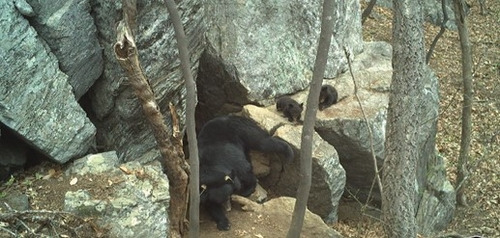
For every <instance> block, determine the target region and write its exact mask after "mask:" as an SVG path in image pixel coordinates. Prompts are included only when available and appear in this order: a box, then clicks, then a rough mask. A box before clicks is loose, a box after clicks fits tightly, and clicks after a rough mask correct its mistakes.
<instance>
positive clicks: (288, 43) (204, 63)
mask: <svg viewBox="0 0 500 238" xmlns="http://www.w3.org/2000/svg"><path fill="white" fill-rule="evenodd" d="M228 4H229V5H228ZM335 5H336V8H335V13H334V17H335V26H334V29H335V31H334V37H333V39H332V46H331V52H330V54H329V56H330V57H329V59H328V67H327V74H326V75H325V77H327V78H333V77H335V76H336V75H337V74H338V73H339V71H342V70H343V69H344V68H345V65H346V64H345V63H346V60H345V57H344V53H343V47H347V48H348V49H350V50H351V51H353V52H355V53H357V52H359V51H361V49H362V46H363V44H362V39H361V25H360V9H359V1H357V0H349V1H336V3H335ZM205 7H206V13H207V16H209V17H208V19H210V27H209V28H208V30H207V43H208V49H207V50H206V51H205V53H204V55H203V56H202V58H201V60H200V74H199V77H198V92H199V94H198V98H199V100H200V104H199V106H198V109H197V119H198V120H199V121H202V122H204V121H207V120H209V119H210V118H211V117H213V116H214V115H217V114H225V113H227V112H236V111H239V110H240V109H241V106H242V105H244V104H246V103H249V102H252V103H257V104H262V105H269V104H270V103H271V102H272V100H270V99H273V98H275V97H277V96H280V95H284V94H289V93H294V92H296V91H299V90H302V89H304V88H306V87H307V86H308V85H309V81H310V79H311V76H312V69H313V64H314V59H315V56H316V47H317V43H318V39H319V32H320V25H321V19H320V18H321V3H320V2H318V1H301V2H296V1H277V0H273V1H265V2H262V1H244V2H238V1H235V2H231V3H226V2H221V1H207V2H206V3H205Z"/></svg>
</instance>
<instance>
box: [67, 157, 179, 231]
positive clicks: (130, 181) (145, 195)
mask: <svg viewBox="0 0 500 238" xmlns="http://www.w3.org/2000/svg"><path fill="white" fill-rule="evenodd" d="M108 160H109V161H111V162H109V161H108ZM117 161H119V159H118V157H117V156H116V153H115V152H107V153H105V154H96V155H89V156H86V157H85V158H82V159H79V160H77V161H75V162H74V164H72V165H71V166H70V167H69V168H68V169H67V171H66V174H68V175H73V176H75V175H84V174H85V175H89V174H94V175H97V176H104V178H102V179H100V180H98V181H97V180H94V182H95V183H96V186H99V185H98V184H102V183H103V182H106V183H108V187H109V188H108V189H109V194H110V195H109V196H108V197H105V198H103V197H97V195H95V194H92V191H89V190H78V191H76V192H67V193H66V196H65V202H64V209H65V210H66V211H72V212H76V213H77V214H79V215H82V216H96V217H97V218H98V220H97V222H98V224H99V225H101V226H103V227H108V228H109V229H110V231H109V235H110V237H167V235H168V214H167V211H168V204H169V201H170V196H169V193H168V190H169V184H168V180H167V177H166V175H165V174H163V172H162V170H161V165H160V164H159V163H158V162H154V163H152V164H149V165H141V164H139V163H138V162H137V161H133V162H129V163H126V164H123V165H121V166H120V168H118V167H117V163H116V162H117ZM87 166H88V167H87ZM94 169H98V170H99V171H94ZM110 181H112V182H111V183H110ZM113 181H114V182H113ZM75 186H78V183H76V184H75Z"/></svg>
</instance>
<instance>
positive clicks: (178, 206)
mask: <svg viewBox="0 0 500 238" xmlns="http://www.w3.org/2000/svg"><path fill="white" fill-rule="evenodd" d="M122 3H123V7H124V9H126V10H124V11H123V15H124V20H122V21H120V23H119V24H118V27H117V41H116V43H115V45H114V53H115V56H116V59H117V60H118V62H119V63H120V65H121V67H122V68H123V69H124V70H125V72H126V73H127V75H128V79H129V82H130V84H131V85H132V87H133V88H134V93H135V95H136V96H137V98H138V99H139V101H140V103H141V105H142V109H143V111H144V114H145V116H146V118H147V119H148V121H149V122H150V124H151V127H152V131H153V135H154V137H155V139H156V142H157V144H158V147H159V150H160V153H161V155H162V156H163V159H162V160H161V162H162V166H163V170H164V171H166V173H167V176H168V179H169V181H170V209H169V218H170V237H173V238H177V237H181V236H182V234H183V231H184V219H185V217H186V211H187V203H186V201H187V184H188V167H189V166H188V165H187V163H186V161H185V160H184V152H183V149H182V140H181V139H180V137H179V138H176V137H174V136H173V135H169V130H168V128H167V126H166V125H165V123H164V118H163V115H162V114H161V112H160V109H159V107H158V104H157V102H156V99H155V96H154V94H153V91H152V89H151V87H150V85H149V82H148V80H147V79H146V77H145V75H144V73H143V72H142V67H141V65H140V61H139V57H138V52H137V47H136V44H135V40H134V37H133V35H132V31H131V29H130V26H129V25H128V23H129V22H131V21H133V19H134V18H135V16H129V15H128V14H130V13H131V12H132V13H134V12H136V11H134V10H127V9H129V8H135V5H129V4H135V1H134V0H124V1H123V2H122ZM174 111H175V110H174ZM172 116H176V115H175V114H173V115H172ZM172 121H173V122H174V123H175V120H172ZM172 126H173V127H174V129H172V131H176V130H178V129H175V128H176V127H179V125H178V124H174V125H172Z"/></svg>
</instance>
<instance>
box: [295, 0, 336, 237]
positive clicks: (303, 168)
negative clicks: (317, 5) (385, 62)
mask: <svg viewBox="0 0 500 238" xmlns="http://www.w3.org/2000/svg"><path fill="white" fill-rule="evenodd" d="M333 11H334V1H333V0H324V1H323V13H322V16H321V33H320V36H319V43H318V51H317V53H316V59H315V63H314V69H313V77H312V81H311V84H310V87H309V96H308V97H307V106H306V113H305V116H304V125H303V127H302V137H301V144H300V175H299V176H300V180H299V181H300V183H299V186H298V189H297V200H296V201H295V206H294V209H293V216H292V221H291V224H290V229H289V230H288V233H287V238H298V237H300V233H301V232H302V225H303V223H304V216H305V212H306V208H307V200H308V197H309V191H310V189H311V171H312V140H313V134H314V123H315V122H316V112H317V111H318V103H319V93H320V91H321V85H322V83H323V76H324V74H325V67H326V62H327V58H328V51H329V49H330V43H331V40H332V37H333V22H334V21H333Z"/></svg>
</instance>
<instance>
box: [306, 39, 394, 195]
mask: <svg viewBox="0 0 500 238" xmlns="http://www.w3.org/2000/svg"><path fill="white" fill-rule="evenodd" d="M390 49H391V48H390V45H389V44H387V43H367V44H366V45H365V51H364V52H363V53H362V54H360V55H359V56H357V57H356V58H355V61H354V63H353V71H354V72H355V73H354V77H355V78H356V83H357V85H358V87H359V88H358V96H359V97H360V100H361V103H362V105H363V109H364V111H365V114H366V117H367V120H368V122H369V124H370V130H371V132H372V136H373V149H374V151H375V155H376V158H377V164H378V166H379V167H380V168H381V166H382V163H383V159H384V156H385V154H384V143H385V124H386V117H387V113H386V109H387V105H388V102H389V95H388V91H389V88H390V83H391V77H392V67H391V56H392V55H391V53H392V51H391V50H390ZM324 84H330V85H332V86H334V87H335V88H336V89H337V91H338V92H339V98H341V100H340V101H339V102H338V103H337V104H334V105H332V106H331V107H329V108H327V109H325V110H323V111H318V113H317V121H316V125H315V129H316V131H317V132H318V134H320V135H321V137H322V138H323V139H324V140H326V141H328V143H330V144H331V145H333V146H334V147H335V149H336V150H337V151H338V153H339V157H340V161H341V163H342V166H343V167H344V169H345V170H346V172H347V187H348V188H347V189H350V190H351V192H353V193H355V194H356V195H357V196H358V197H359V198H360V199H362V200H366V199H367V197H368V194H369V192H370V189H371V186H372V184H373V183H372V181H373V179H374V178H375V170H374V167H373V166H374V162H373V159H372V153H371V140H370V132H369V130H368V127H367V124H366V123H365V120H364V117H363V113H362V111H361V109H360V108H359V104H358V102H357V100H356V97H355V96H354V83H353V81H352V78H351V75H350V74H349V73H345V74H343V75H341V76H339V77H338V78H336V79H334V80H325V82H324ZM303 98H305V95H304V96H303ZM304 100H305V99H304ZM372 196H374V197H373V198H374V201H375V202H378V203H379V202H380V193H377V192H375V193H372Z"/></svg>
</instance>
